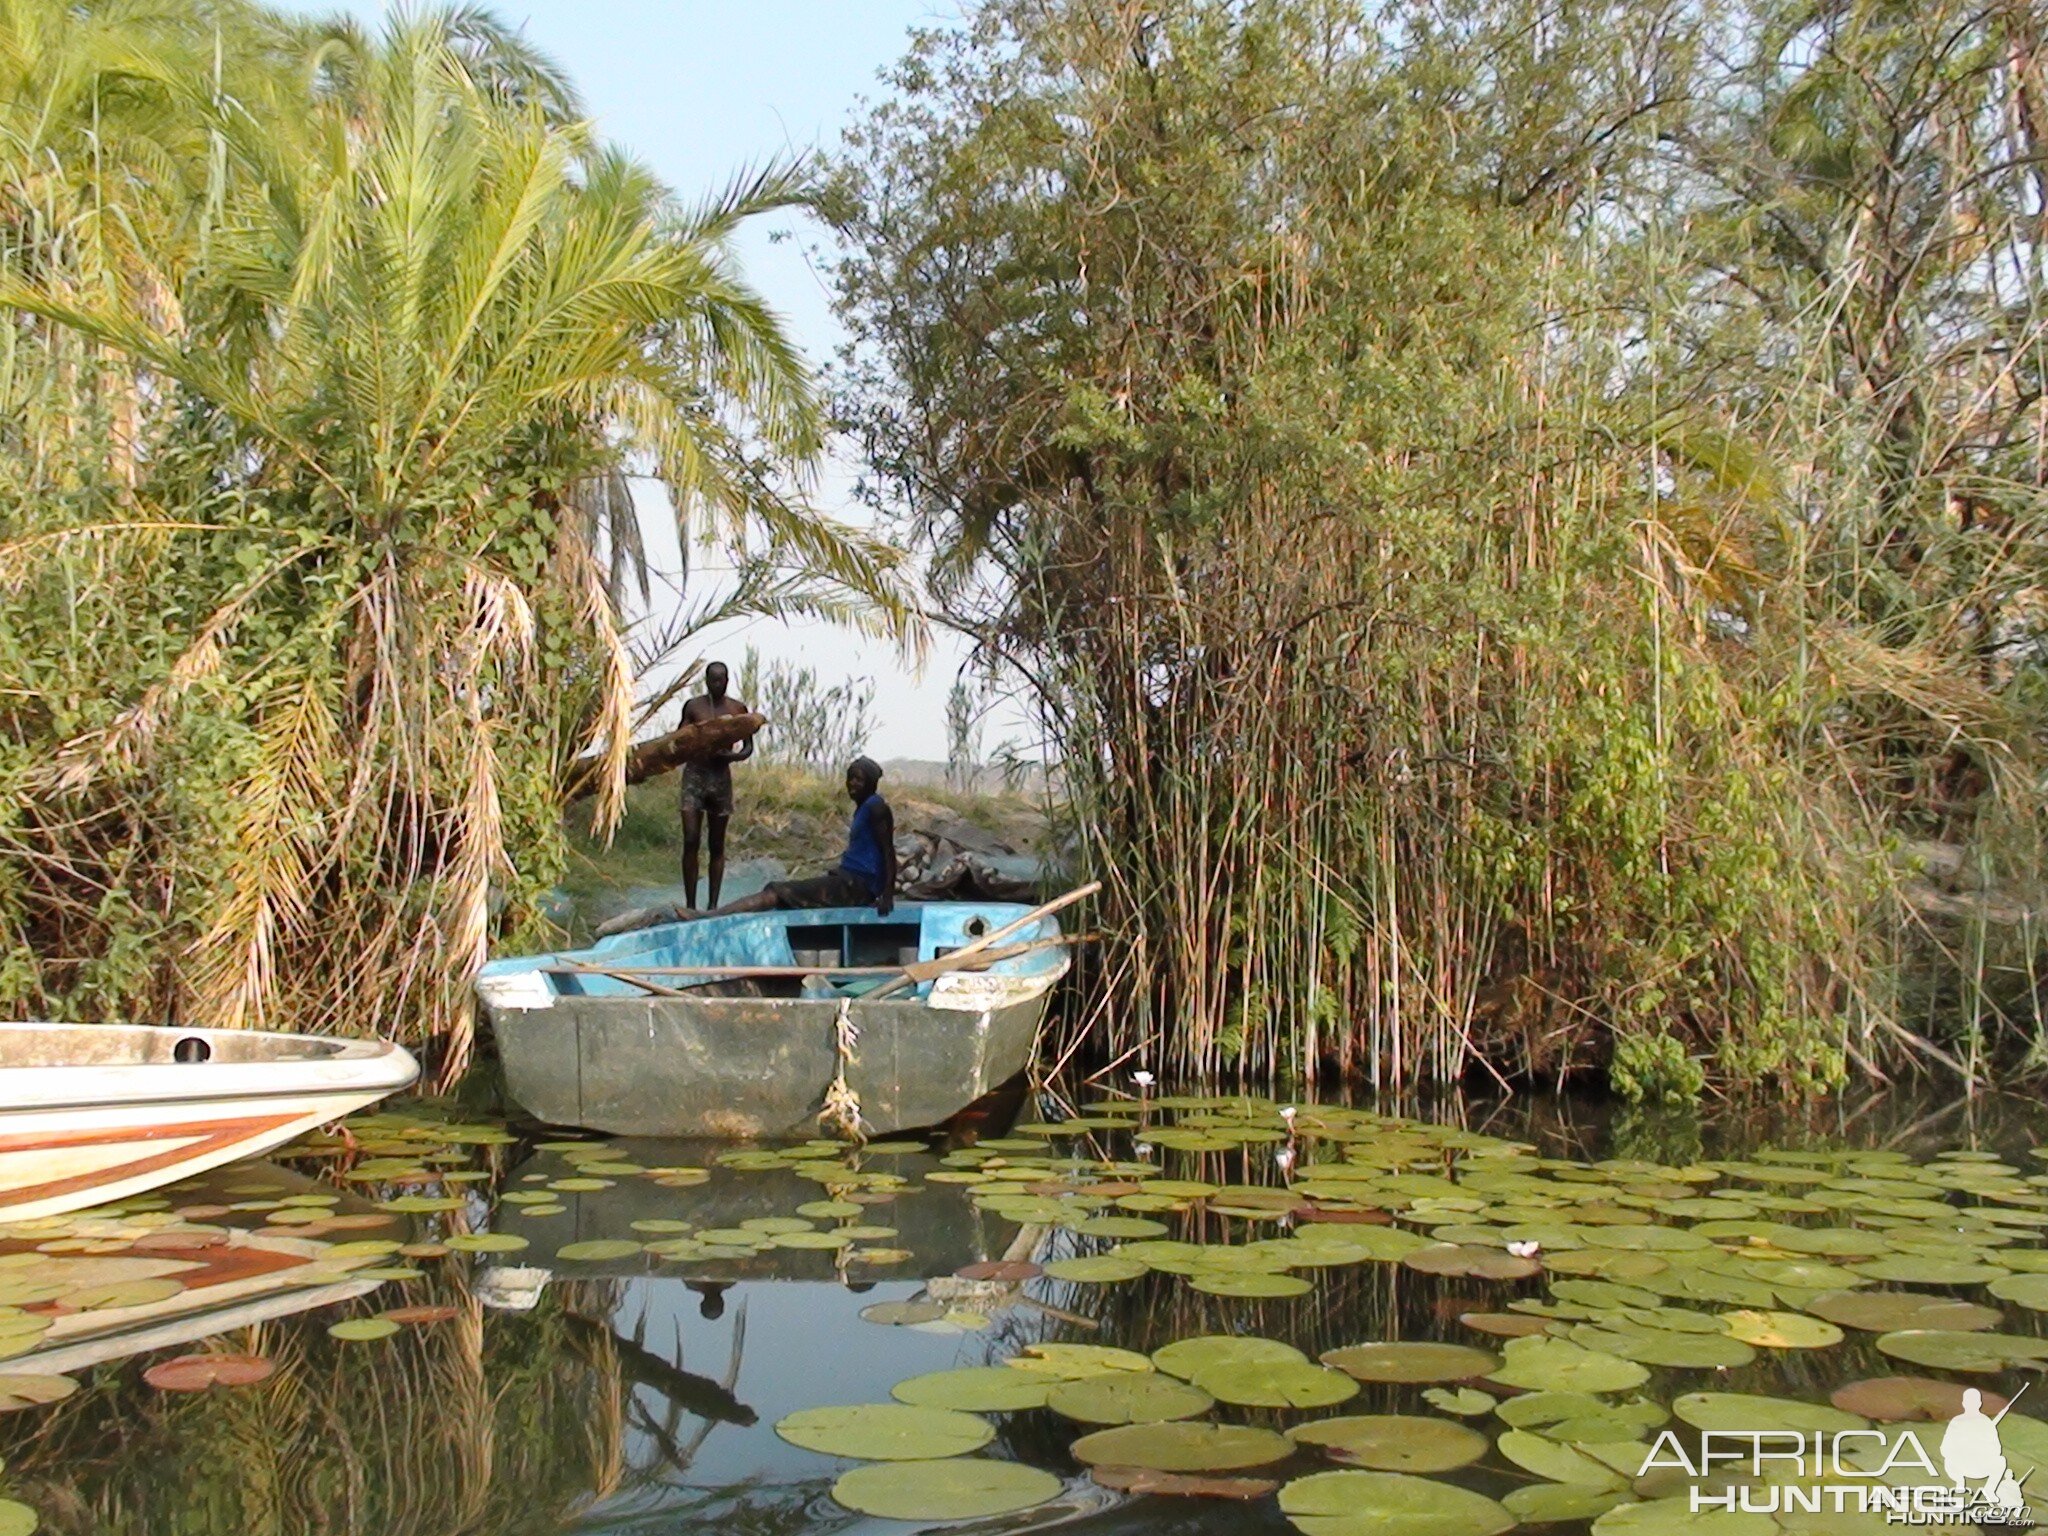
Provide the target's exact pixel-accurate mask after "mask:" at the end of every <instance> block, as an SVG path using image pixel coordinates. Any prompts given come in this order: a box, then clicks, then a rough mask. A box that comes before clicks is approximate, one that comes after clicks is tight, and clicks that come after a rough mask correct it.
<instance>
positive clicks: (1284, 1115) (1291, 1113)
mask: <svg viewBox="0 0 2048 1536" xmlns="http://www.w3.org/2000/svg"><path fill="white" fill-rule="evenodd" d="M1300 1113H1301V1111H1300V1110H1298V1109H1296V1108H1295V1107H1294V1106H1293V1105H1292V1104H1286V1105H1283V1106H1281V1110H1280V1118H1281V1119H1282V1120H1285V1121H1286V1122H1287V1123H1288V1124H1289V1125H1293V1124H1294V1117H1295V1116H1296V1115H1298V1114H1300Z"/></svg>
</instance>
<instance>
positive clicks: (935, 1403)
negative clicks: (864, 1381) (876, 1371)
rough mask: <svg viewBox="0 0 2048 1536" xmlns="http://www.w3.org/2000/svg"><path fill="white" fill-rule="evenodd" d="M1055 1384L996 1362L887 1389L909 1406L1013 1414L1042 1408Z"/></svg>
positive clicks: (941, 1372)
mask: <svg viewBox="0 0 2048 1536" xmlns="http://www.w3.org/2000/svg"><path fill="white" fill-rule="evenodd" d="M1054 1385H1055V1383H1054V1381H1053V1380H1052V1379H1051V1378H1049V1377H1045V1376H1037V1375H1033V1374H1032V1373H1031V1372H1029V1371H1013V1370H1010V1369H1008V1368H1007V1367H1005V1366H1000V1365H971V1366H967V1367H965V1368H964V1369H961V1370H957V1371H932V1372H930V1373H929V1374H927V1375H923V1376H912V1377H911V1378H910V1379H909V1380H907V1381H899V1382H897V1383H896V1385H895V1386H894V1387H891V1388H890V1389H889V1395H890V1396H891V1397H893V1398H895V1399H896V1400H897V1401H898V1402H899V1403H908V1404H910V1405H911V1406H912V1407H913V1408H951V1409H954V1410H956V1411H958V1412H961V1413H1017V1412H1021V1411H1023V1410H1025V1409H1029V1408H1043V1407H1044V1406H1045V1399H1046V1394H1047V1393H1048V1392H1050V1391H1051V1390H1052V1388H1053V1386H1054Z"/></svg>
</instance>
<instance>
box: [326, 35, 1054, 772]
mask: <svg viewBox="0 0 2048 1536" xmlns="http://www.w3.org/2000/svg"><path fill="white" fill-rule="evenodd" d="M303 8H304V9H307V10H309V11H317V10H326V9H329V7H327V6H325V5H319V4H313V3H308V4H306V5H305V6H304V7H303ZM346 8H347V9H348V10H349V11H350V12H352V13H353V14H356V15H358V16H361V17H364V18H365V19H369V20H376V19H378V18H380V17H381V16H382V15H383V13H384V11H385V9H386V8H385V6H384V5H382V4H378V3H368V0H353V3H350V4H348V5H347V7H346ZM490 9H492V10H493V11H495V12H496V14H497V15H498V16H499V17H500V18H501V19H502V20H504V21H506V22H508V23H510V24H512V25H514V26H517V27H519V28H521V29H522V30H523V32H524V33H525V35H526V36H527V37H528V38H529V39H530V40H531V41H532V42H533V43H534V44H535V45H536V46H537V47H539V48H540V49H541V50H542V51H543V52H544V53H546V54H548V55H549V56H550V57H551V58H553V59H554V60H555V61H556V62H557V63H558V64H560V65H561V66H562V67H563V68H564V69H565V70H566V71H567V72H568V74H569V76H570V78H571V79H572V80H574V81H575V83H576V86H577V88H578V90H579V91H580V92H581V94H582V96H583V99H584V102H585V103H586V105H587V106H588V107H589V109H590V113H591V115H592V117H593V118H594V119H595V120H596V122H597V124H598V126H599V128H600V130H601V131H602V132H603V134H604V135H605V137H607V138H609V139H611V140H612V141H614V142H615V143H618V144H620V145H622V146H623V147H624V148H626V149H627V150H628V151H630V152H631V153H632V154H634V155H635V156H636V157H638V158H639V159H640V160H642V161H644V162H645V163H646V164H647V165H648V166H650V167H651V168H652V169H653V171H654V172H655V174H656V175H658V176H660V177H661V178H662V180H663V181H665V182H666V183H667V184H668V185H669V186H670V187H671V188H673V189H674V190H675V191H676V193H677V194H678V195H680V196H681V197H682V198H683V199H684V200H685V201H690V200H692V199H694V198H695V197H697V196H699V195H700V194H703V193H706V192H709V191H711V190H712V189H714V188H718V187H722V186H724V185H725V184H726V182H727V181H728V180H730V179H731V177H732V175H733V173H734V172H735V170H737V169H738V168H740V167H742V166H746V165H757V164H759V163H760V162H761V161H763V160H765V159H768V158H770V157H773V156H789V155H796V154H803V153H806V152H811V151H816V150H830V149H832V148H834V147H835V146H836V145H837V143H838V139H839V133H840V130H841V129H842V128H843V127H844V126H845V125H846V123H847V122H849V121H850V120H851V119H852V117H853V116H854V115H855V114H856V112H857V110H858V107H859V103H860V99H861V98H862V97H864V96H866V97H876V96H879V95H881V94H882V91H883V87H882V85H881V83H880V81H879V79H878V76H879V74H880V72H881V71H882V70H883V69H885V68H886V67H887V66H889V65H890V64H893V63H894V62H895V61H896V60H897V59H898V58H900V57H901V56H902V54H903V52H904V50H905V47H906V45H907V41H908V37H909V33H910V31H911V30H912V29H913V28H916V27H928V26H940V25H945V24H948V23H950V22H953V21H955V20H957V19H958V16H959V14H960V8H959V5H958V4H957V3H956V0H494V3H491V4H490ZM778 232H781V233H783V234H785V235H789V236H791V238H784V239H780V240H777V239H774V238H773V236H774V235H775V234H776V233H778ZM823 238H824V232H823V231H822V230H821V229H820V228H819V227H818V226H817V225H816V224H815V223H812V222H811V221H809V220H808V219H806V218H803V217H801V216H790V217H787V218H782V219H780V220H762V221H759V222H757V223H756V224H755V225H754V226H752V227H751V228H749V229H748V230H747V231H745V233H744V234H743V235H742V236H741V238H740V240H739V242H738V250H739V254H740V259H741V263H742V266H743V269H744V271H745V273H746V276H747V278H748V279H749V281H751V282H752V283H753V285H754V287H755V288H756V289H757V290H759V291H760V292H761V293H762V294H763V295H764V296H765V297H766V298H767V300H768V302H769V303H770V304H771V305H772V306H773V307H774V308H775V309H776V310H777V311H778V312H779V313H780V314H781V315H782V316H783V317H784V319H785V320H786V322H787V323H788V326H789V329H790V333H791V334H792V336H793V337H794V338H795V339H796V341H797V343H798V345H799V346H801V347H802V348H803V350H804V352H805V354H806V355H807V356H809V357H810V358H811V359H812V361H813V362H814V363H816V364H822V363H823V362H825V361H827V360H828V359H829V358H830V357H831V355H832V353H833V351H834V349H835V348H836V347H837V346H838V344H839V342H840V341H841V340H842V339H843V336H844V333H843V331H842V330H841V328H840V326H839V324H838V322H837V321H836V320H835V319H834V317H833V314H832V307H831V294H830V292H829V290H828V288H827V284H826V280H825V277H824V274H823V273H821V272H820V271H818V270H817V268H816V267H815V265H814V263H813V255H812V253H813V251H814V250H815V248H816V247H817V246H818V245H819V244H820V242H821V241H822V240H823ZM850 483H851V473H850V470H849V469H848V467H847V466H846V465H845V464H844V463H843V462H842V463H841V464H840V465H839V466H838V467H836V468H835V469H833V470H831V471H828V473H827V474H826V475H825V476H824V477H823V481H822V484H821V486H820V488H819V492H818V495H819V499H820V500H821V502H822V503H823V504H824V505H825V506H826V507H827V508H829V509H830V510H832V511H834V512H835V513H837V514H838V515H841V516H844V517H846V518H848V519H849V520H851V521H857V522H864V521H865V516H864V514H863V513H862V512H861V511H860V509H859V508H857V507H855V506H854V505H853V504H852V501H851V497H850V494H849V486H850ZM636 494H641V495H643V496H645V497H652V498H654V499H653V500H652V501H648V500H643V502H642V511H643V516H642V523H643V525H644V526H645V528H646V530H647V534H648V548H649V554H650V556H652V557H653V558H654V559H655V561H656V562H657V565H658V566H660V567H665V568H666V569H667V570H669V571H670V572H673V571H675V570H676V569H677V552H676V543H675V537H674V533H673V529H674V522H673V518H672V516H671V515H670V514H669V512H668V510H667V504H666V498H665V497H662V496H661V495H660V492H659V488H658V487H653V488H649V489H646V490H644V491H642V492H636ZM693 563H694V565H695V567H696V568H695V569H694V570H693V571H692V574H691V578H690V579H691V582H692V584H693V585H692V586H691V588H690V597H691V599H692V600H693V601H694V600H696V599H699V598H701V597H704V596H707V595H709V594H710V593H712V592H713V591H714V590H715V588H716V585H717V583H718V581H719V570H718V567H717V565H716V564H715V563H714V562H712V561H707V560H705V559H703V558H701V556H700V557H697V558H695V559H694V561H693ZM659 621H660V615H658V614H657V615H656V616H655V617H654V619H653V620H652V621H651V622H652V623H654V624H658V623H659ZM931 638H932V644H931V648H930V651H929V654H928V658H927V660H926V662H925V665H924V667H923V668H922V672H921V675H920V674H917V673H914V672H913V670H912V669H911V667H910V666H909V665H908V664H907V663H906V662H905V661H904V660H903V659H901V658H900V657H899V656H898V655H897V654H896V653H895V649H894V647H892V646H890V645H889V644H887V643H884V642H876V641H869V640H866V639H864V638H862V637H861V636H858V635H855V634H853V633H850V632H848V631H846V630H843V629H839V628H836V627H832V626H827V625H821V624H815V623H809V622H805V623H798V624H780V623H774V622H770V621H766V620H754V621H751V622H750V623H748V624H747V625H745V626H744V627H739V626H733V627H728V628H724V629H721V630H718V631H714V632H713V633H712V635H711V636H710V637H709V638H708V639H707V640H706V641H705V642H704V643H703V645H702V646H701V649H700V650H698V651H696V652H689V653H685V659H695V658H696V657H697V656H699V655H701V657H702V658H703V659H705V660H710V659H723V660H726V661H728V662H729V664H730V665H731V667H732V670H733V672H734V674H735V677H737V674H738V672H739V664H740V659H741V655H742V653H743V652H744V650H745V648H746V647H747V645H748V644H750V643H751V644H752V645H754V646H755V647H756V648H757V649H758V650H759V651H760V653H761V655H762V656H763V657H764V658H780V659H784V660H788V661H792V662H797V663H802V664H806V665H809V666H811V667H813V668H815V669H816V670H817V671H818V673H819V674H820V678H821V681H823V682H824V683H825V684H827V685H830V684H833V683H837V682H840V681H842V680H843V679H845V678H847V677H849V676H870V677H872V678H873V679H874V682H875V708H874V711H873V714H874V716H875V718H876V719H877V720H878V721H879V722H880V729H879V731H878V734H877V739H876V740H874V741H872V742H871V743H870V744H869V746H868V748H867V750H868V752H869V753H870V755H872V756H874V757H878V758H883V759H887V758H893V757H912V758H944V757H945V755H946V728H945V702H946V694H947V692H948V691H949V690H950V689H951V687H952V685H953V681H954V678H955V676H956V675H957V672H958V669H959V667H960V664H961V661H962V660H963V658H964V656H965V654H966V650H965V646H964V644H963V643H962V642H961V641H960V640H959V639H958V638H957V637H954V636H950V635H947V634H945V633H944V632H942V631H938V630H934V631H933V633H932V637H931ZM649 682H650V686H655V685H658V683H659V682H660V679H659V678H654V679H650V680H649ZM674 707H679V706H674ZM674 707H672V709H671V711H670V713H673V708H674ZM1005 736H1013V737H1016V738H1018V740H1019V742H1020V744H1022V743H1023V741H1024V738H1025V736H1026V729H1025V726H1024V725H1023V722H1022V717H1021V716H1019V715H1017V714H1015V713H1010V712H999V713H996V714H994V715H992V716H991V717H990V719H989V721H988V723H987V726H986V740H985V746H986V747H988V748H993V747H994V746H995V745H996V743H997V742H998V741H1000V740H1001V739H1002V738H1004V737H1005ZM1029 755H1032V756H1036V755H1037V754H1036V751H1035V750H1032V751H1031V752H1030V753H1029Z"/></svg>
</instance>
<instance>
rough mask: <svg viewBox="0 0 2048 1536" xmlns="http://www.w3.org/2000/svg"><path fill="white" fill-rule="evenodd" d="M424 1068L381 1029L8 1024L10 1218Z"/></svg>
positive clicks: (157, 1178) (227, 1150)
mask: <svg viewBox="0 0 2048 1536" xmlns="http://www.w3.org/2000/svg"><path fill="white" fill-rule="evenodd" d="M418 1076H419V1065H418V1063H416V1062H415V1061H414V1060H413V1059H412V1056H411V1055H410V1054H409V1053H408V1052H407V1051H405V1050H404V1049H403V1048H401V1047H399V1046H396V1045H391V1044H387V1043H386V1042H384V1041H379V1040H328V1039H320V1038H316V1037H314V1036H311V1035H283V1034H268V1033H264V1032H261V1031H257V1030H240V1029H166V1028H159V1027H155V1026H150V1025H133V1024H35V1023H29V1024H20V1023H0V1221H18V1220H22V1219H24V1218H27V1217H33V1216H50V1215H55V1214H57V1213H59V1212H62V1211H72V1210H78V1209H80V1208H81V1207H84V1206H89V1205H99V1204H102V1203H104V1202H106V1201H110V1200H119V1199H122V1198H124V1197H125V1196H128V1195H133V1194H139V1193H141V1192H142V1191H144V1190H147V1189H153V1188H155V1187H156V1186H158V1185H160V1184H169V1183H172V1182H174V1181H176V1180H178V1179H184V1178H189V1177H191V1176H192V1175H194V1174H197V1173H203V1172H204V1171H206V1170H207V1169H209V1168H217V1167H219V1166H220V1165H221V1164H223V1163H230V1162H234V1161H236V1160H237V1159H240V1158H245V1157H255V1156H258V1155H260V1154H261V1153H264V1152H267V1151H269V1150H270V1149H271V1148H273V1147H276V1146H281V1145H282V1144H283V1143H285V1142H287V1141H290V1140H291V1139H292V1138H293V1137H294V1136H297V1135H300V1134H301V1133H303V1132H305V1131H309V1130H311V1129H312V1128H313V1127H314V1126H316V1125H324V1124H326V1123H327V1122H328V1121H330V1120H339V1119H340V1118H342V1116H344V1115H348V1114H352V1113H353V1112H354V1111H356V1110H358V1109H361V1108H363V1107H364V1106H365V1105H368V1104H374V1103H376V1102H377V1100H379V1099H381V1098H383V1097H385V1096H386V1095H387V1094H392V1093H396V1092H397V1091H398V1090H399V1089H401V1088H404V1087H407V1086H409V1085H410V1084H411V1083H412V1082H413V1080H414V1079H416V1078H417V1077H418Z"/></svg>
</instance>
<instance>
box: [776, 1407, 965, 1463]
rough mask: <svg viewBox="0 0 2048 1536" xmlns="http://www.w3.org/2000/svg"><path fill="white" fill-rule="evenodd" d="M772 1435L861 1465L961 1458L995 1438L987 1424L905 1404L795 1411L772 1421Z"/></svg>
mask: <svg viewBox="0 0 2048 1536" xmlns="http://www.w3.org/2000/svg"><path fill="white" fill-rule="evenodd" d="M775 1433H776V1434H778V1435H780V1436H781V1437H782V1438H783V1439H785V1440H787V1441H788V1442H789V1443H790V1444H791V1445H800V1446H802V1447H803V1448H804V1449H805V1450H807V1451H819V1452H822V1453H823V1454H825V1455H827V1456H853V1457H857V1458H859V1459H860V1460H862V1461H925V1460H937V1459H941V1458H944V1457H950V1456H965V1455H966V1454H967V1453H968V1452H969V1451H978V1450H980V1449H981V1448H982V1447H983V1446H984V1445H987V1444H988V1443H989V1441H990V1440H992V1439H994V1438H995V1429H994V1427H993V1426H992V1425H991V1424H990V1423H989V1422H988V1421H987V1420H986V1419H979V1418H976V1417H975V1416H974V1415H973V1414H971V1413H960V1412H958V1411H956V1410H954V1409H951V1408H918V1407H913V1406H911V1405H910V1404H908V1403H856V1404H853V1405H851V1406H848V1407H829V1408H799V1409H798V1410H797V1411H796V1412H795V1413H791V1414H785V1415H784V1416H783V1417H782V1418H780V1419H778V1420H776V1422H775Z"/></svg>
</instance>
